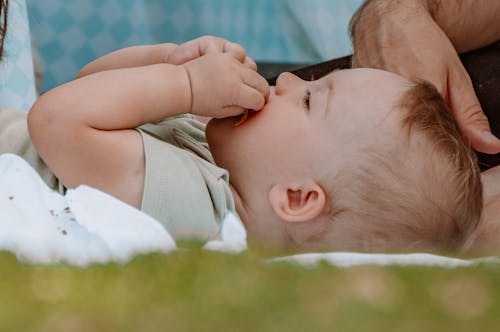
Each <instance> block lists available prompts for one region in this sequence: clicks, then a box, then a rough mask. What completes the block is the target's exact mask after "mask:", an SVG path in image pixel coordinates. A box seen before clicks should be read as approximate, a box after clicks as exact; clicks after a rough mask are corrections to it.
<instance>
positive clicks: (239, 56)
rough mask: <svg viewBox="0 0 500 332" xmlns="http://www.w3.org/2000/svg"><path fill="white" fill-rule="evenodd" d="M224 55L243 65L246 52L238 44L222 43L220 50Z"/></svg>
mask: <svg viewBox="0 0 500 332" xmlns="http://www.w3.org/2000/svg"><path fill="white" fill-rule="evenodd" d="M222 51H223V52H224V53H228V54H230V55H231V56H232V57H233V58H235V59H236V60H238V61H239V62H241V63H245V59H246V57H247V52H246V51H245V49H244V48H243V46H241V45H240V44H236V43H232V42H230V41H226V42H225V43H224V47H223V50H222Z"/></svg>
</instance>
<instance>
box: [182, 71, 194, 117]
mask: <svg viewBox="0 0 500 332" xmlns="http://www.w3.org/2000/svg"><path fill="white" fill-rule="evenodd" d="M179 67H182V69H183V71H184V73H185V78H186V91H189V93H188V94H187V95H188V96H189V97H188V98H189V101H188V103H187V104H188V105H189V106H188V108H187V111H186V113H190V114H194V113H193V99H194V95H193V82H192V75H191V73H190V71H189V69H188V68H187V66H186V65H185V64H182V65H179Z"/></svg>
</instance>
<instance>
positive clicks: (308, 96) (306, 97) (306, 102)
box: [302, 89, 311, 110]
mask: <svg viewBox="0 0 500 332" xmlns="http://www.w3.org/2000/svg"><path fill="white" fill-rule="evenodd" d="M310 103H311V90H309V89H308V90H306V93H305V95H304V98H302V104H303V105H304V107H305V108H306V109H307V110H309V105H310Z"/></svg>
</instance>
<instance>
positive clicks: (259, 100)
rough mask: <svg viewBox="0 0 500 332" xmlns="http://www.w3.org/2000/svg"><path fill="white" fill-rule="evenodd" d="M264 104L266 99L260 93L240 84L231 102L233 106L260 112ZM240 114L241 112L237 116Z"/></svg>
mask: <svg viewBox="0 0 500 332" xmlns="http://www.w3.org/2000/svg"><path fill="white" fill-rule="evenodd" d="M265 102H266V99H265V98H264V95H263V94H262V93H261V92H260V91H258V90H255V89H254V88H251V87H249V86H248V85H244V84H242V85H241V86H240V88H239V91H238V94H237V97H236V99H235V100H234V101H233V105H235V106H240V107H243V108H247V109H251V110H260V109H262V108H263V107H264V104H265ZM241 113H242V111H240V113H238V114H241Z"/></svg>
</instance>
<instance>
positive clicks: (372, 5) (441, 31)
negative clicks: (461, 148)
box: [351, 0, 500, 153]
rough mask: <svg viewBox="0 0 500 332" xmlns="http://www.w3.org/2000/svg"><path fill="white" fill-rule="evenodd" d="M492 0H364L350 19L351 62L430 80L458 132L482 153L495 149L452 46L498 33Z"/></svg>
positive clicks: (499, 13) (499, 10) (498, 7)
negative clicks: (443, 99) (351, 21)
mask: <svg viewBox="0 0 500 332" xmlns="http://www.w3.org/2000/svg"><path fill="white" fill-rule="evenodd" d="M498 17H500V2H499V1H497V0H460V1H447V0H440V1H439V0H404V1H401V0H369V1H367V3H366V5H365V6H364V7H362V8H361V9H360V11H359V12H358V13H357V19H355V20H354V21H353V25H352V29H351V30H352V33H353V45H354V57H353V66H354V67H372V68H380V69H385V70H389V71H392V72H395V73H398V74H400V75H403V76H405V77H409V78H422V79H425V80H427V81H430V82H431V83H433V84H434V85H435V86H436V87H437V89H438V90H439V91H440V93H441V94H442V96H443V97H444V98H445V99H446V100H447V101H448V104H449V105H450V108H451V110H452V112H453V115H454V116H455V118H456V120H457V122H458V124H459V126H460V128H461V130H462V132H463V133H464V135H465V136H466V137H467V138H468V139H469V140H470V142H471V144H472V146H473V147H474V148H475V149H476V150H478V151H480V152H485V153H498V152H500V140H498V139H497V138H496V137H495V136H493V135H492V134H491V130H490V127H489V124H488V120H487V118H486V116H485V115H484V113H483V111H482V109H481V105H480V104H479V101H478V99H477V97H476V95H475V93H474V89H473V86H472V83H471V80H470V78H469V76H468V74H467V72H466V71H465V68H464V67H463V65H462V64H461V62H460V59H459V57H458V55H457V52H465V51H468V50H472V49H475V48H479V47H482V46H485V45H488V44H490V43H493V42H495V41H497V40H499V39H500V25H499V24H498Z"/></svg>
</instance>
